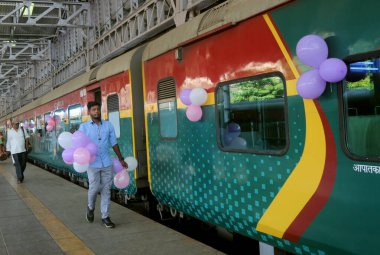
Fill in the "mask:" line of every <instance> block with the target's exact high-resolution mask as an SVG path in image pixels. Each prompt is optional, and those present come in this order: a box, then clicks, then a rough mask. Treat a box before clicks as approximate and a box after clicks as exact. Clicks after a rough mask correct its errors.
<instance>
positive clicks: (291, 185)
mask: <svg viewBox="0 0 380 255" xmlns="http://www.w3.org/2000/svg"><path fill="white" fill-rule="evenodd" d="M264 19H265V21H266V23H267V25H268V27H269V28H270V30H271V32H272V33H273V36H274V38H275V40H276V41H277V43H278V45H279V47H280V49H281V51H282V53H283V54H284V56H285V59H286V60H287V61H288V64H289V66H290V68H291V70H292V72H293V74H294V76H295V77H296V78H298V77H299V73H298V71H297V69H296V68H295V65H294V63H293V62H292V60H291V58H290V55H289V54H288V52H287V51H286V47H285V46H284V44H283V42H282V41H281V38H280V36H279V35H278V33H277V31H276V29H275V28H274V25H273V24H272V22H271V20H270V18H269V16H268V15H267V14H265V15H264ZM296 80H297V79H295V80H294V82H293V84H292V85H294V89H295V82H296ZM303 102H304V108H305V119H306V138H305V147H304V150H303V153H302V156H301V159H300V161H299V163H298V164H297V166H296V167H295V169H294V170H293V171H292V173H291V174H290V176H289V177H288V179H287V180H286V182H285V183H284V185H283V187H282V188H281V190H280V191H279V192H278V194H277V195H276V197H275V198H274V200H273V201H272V203H271V204H270V205H269V207H268V209H267V210H266V211H265V213H264V215H263V216H262V217H261V219H260V220H259V222H258V224H257V227H256V229H257V230H258V231H260V232H263V233H267V234H270V235H273V236H276V237H279V238H282V237H283V235H284V233H285V231H286V230H287V229H288V228H289V226H290V225H291V224H292V222H293V221H294V220H295V218H296V217H297V216H298V214H299V213H300V212H301V210H302V209H303V208H304V206H305V205H306V203H307V202H308V201H309V200H310V198H311V197H312V196H313V194H314V193H315V191H316V190H317V188H318V185H319V183H320V181H321V178H322V174H323V170H324V165H325V159H326V144H325V133H324V128H323V124H322V121H321V119H320V116H319V113H318V110H317V108H316V106H315V104H314V102H313V101H312V100H303Z"/></svg>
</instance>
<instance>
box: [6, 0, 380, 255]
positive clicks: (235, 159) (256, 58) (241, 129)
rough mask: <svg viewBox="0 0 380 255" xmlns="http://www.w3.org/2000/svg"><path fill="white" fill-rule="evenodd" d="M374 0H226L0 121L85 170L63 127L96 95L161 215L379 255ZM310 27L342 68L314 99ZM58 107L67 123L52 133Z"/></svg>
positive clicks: (318, 249) (379, 79)
mask: <svg viewBox="0 0 380 255" xmlns="http://www.w3.org/2000/svg"><path fill="white" fill-rule="evenodd" d="M379 8H380V2H379V1H375V0H367V1H362V2H358V1H354V0H345V1H343V0H338V1H326V0H313V1H312V0H299V1H286V0H273V1H252V0H234V1H232V0H230V1H223V2H222V3H221V4H220V5H217V6H215V7H213V8H212V9H210V10H208V11H206V12H204V13H203V14H201V15H199V16H197V17H195V18H194V19H192V20H191V21H189V22H187V23H185V24H183V25H181V26H179V27H177V28H174V29H172V30H169V31H167V32H166V33H164V34H162V35H161V36H159V37H157V38H156V39H154V40H151V41H148V42H145V44H144V45H141V46H139V47H137V48H135V49H134V50H132V51H129V52H126V53H124V54H123V55H121V56H119V57H117V58H115V59H113V60H111V61H109V62H107V63H105V64H103V65H101V66H100V67H97V68H96V69H93V70H90V71H89V72H87V73H84V74H82V75H81V76H79V77H77V78H75V79H74V80H72V81H70V82H68V83H67V84H64V85H62V86H60V87H58V88H57V89H55V90H54V91H52V92H50V93H49V94H47V95H45V96H44V97H42V98H40V99H38V100H36V101H34V102H32V103H30V104H28V105H26V106H24V107H23V108H21V109H19V110H18V111H16V112H15V113H13V114H12V116H6V117H4V118H2V119H1V122H2V123H4V125H5V123H6V120H7V119H9V118H10V117H12V118H18V119H19V120H21V121H23V122H25V121H26V125H28V124H29V127H30V128H29V130H30V131H31V133H32V136H33V146H34V148H33V151H32V153H31V154H30V155H29V157H30V159H31V160H34V161H36V162H39V163H43V164H46V165H48V166H50V167H54V168H56V169H60V170H61V171H65V172H68V173H70V175H71V176H79V177H80V178H83V179H85V178H86V175H85V174H83V175H79V174H77V173H75V171H74V170H73V169H72V168H71V167H70V166H67V165H65V164H64V163H63V162H62V159H61V154H60V153H61V152H62V150H61V149H60V148H59V146H58V145H57V143H56V141H57V136H58V135H59V133H60V132H62V131H65V130H66V131H67V130H75V129H76V128H77V126H78V124H79V123H80V122H81V121H85V120H87V119H88V114H87V109H86V104H87V102H88V101H92V100H96V101H99V102H102V114H103V117H104V118H106V119H108V120H110V121H111V122H112V123H113V124H114V126H115V129H116V133H117V136H118V139H119V144H120V145H121V149H122V153H123V155H127V156H135V157H136V158H137V160H138V161H139V167H138V169H137V170H136V172H135V173H131V177H134V178H131V179H132V181H131V183H130V185H129V186H128V187H127V188H126V189H125V190H122V191H121V192H122V193H125V194H127V196H128V197H129V196H135V195H138V194H144V196H145V194H147V193H146V192H150V193H151V194H152V195H153V196H154V198H155V199H157V201H158V202H159V206H158V208H159V209H161V210H162V208H165V207H166V208H170V209H171V211H172V212H181V214H185V215H189V216H192V217H195V218H197V219H199V220H201V221H204V222H207V223H209V224H212V225H215V226H219V227H222V228H225V229H227V230H228V231H230V232H233V233H238V234H241V235H244V236H247V237H250V238H252V239H255V240H258V241H260V242H264V243H267V244H270V245H273V246H274V247H276V248H278V249H280V250H284V251H288V252H292V253H294V254H318V255H324V254H366V255H367V254H377V253H378V252H377V250H378V243H377V237H379V236H380V223H379V221H378V220H377V216H378V215H377V214H378V211H377V210H379V208H380V203H379V201H378V199H377V195H376V194H377V193H379V192H380V185H379V184H378V183H377V182H378V181H380V132H379V131H378V130H379V127H380V71H379V68H380V50H379V46H380V32H376V31H378V29H377V25H378V24H377V23H379V22H377V21H376V18H375V17H376V15H375V14H376V13H377V10H378V9H379ZM310 34H315V35H319V36H320V37H322V38H323V39H324V40H325V42H326V43H327V45H328V50H329V57H333V58H339V59H342V60H343V61H344V63H345V65H346V67H347V75H346V76H345V78H344V80H343V81H341V82H336V83H327V85H326V89H325V90H324V92H323V94H322V95H321V96H320V97H318V98H316V99H314V100H312V99H303V98H302V97H300V96H299V94H298V92H297V86H296V84H297V81H298V79H299V77H300V76H301V75H302V74H303V73H305V72H306V71H308V70H309V69H310V67H308V66H306V65H304V64H302V63H301V62H300V60H299V58H298V57H297V54H296V46H297V42H298V41H299V40H300V39H301V38H302V37H304V36H305V35H310ZM194 89H203V91H206V92H207V95H206V101H205V102H204V104H203V105H202V106H199V107H193V106H191V105H187V104H186V103H185V102H183V100H181V98H180V97H181V95H182V93H183V92H184V91H185V90H191V91H194ZM191 93H192V92H191ZM190 95H191V94H190ZM195 108H196V109H195ZM192 114H193V115H192ZM53 115H59V116H60V118H61V119H62V122H61V124H60V125H57V126H56V127H55V130H53V131H52V132H46V130H45V126H44V125H45V122H46V121H45V120H46V118H47V116H53ZM194 116H195V117H196V118H195V117H194ZM200 116H201V118H200ZM30 123H32V125H30ZM376 178H379V180H377V179H376ZM114 188H115V187H114ZM115 189H116V188H115ZM174 214H175V213H173V215H174Z"/></svg>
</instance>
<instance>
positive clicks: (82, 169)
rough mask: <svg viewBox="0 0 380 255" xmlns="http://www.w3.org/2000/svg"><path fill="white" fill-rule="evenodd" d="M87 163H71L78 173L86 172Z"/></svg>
mask: <svg viewBox="0 0 380 255" xmlns="http://www.w3.org/2000/svg"><path fill="white" fill-rule="evenodd" d="M89 165H90V164H89V163H87V164H83V165H81V164H78V163H77V162H74V163H73V167H74V170H75V171H77V172H78V173H84V172H86V171H87V169H88V166H89Z"/></svg>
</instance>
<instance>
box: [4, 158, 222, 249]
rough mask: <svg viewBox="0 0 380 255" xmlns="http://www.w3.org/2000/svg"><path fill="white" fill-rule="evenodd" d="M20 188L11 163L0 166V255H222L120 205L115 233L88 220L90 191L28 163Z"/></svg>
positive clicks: (114, 205)
mask: <svg viewBox="0 0 380 255" xmlns="http://www.w3.org/2000/svg"><path fill="white" fill-rule="evenodd" d="M24 175H25V180H24V182H23V183H21V184H17V182H16V178H15V169H14V166H13V165H12V161H11V160H10V159H8V160H6V161H2V162H0V255H19V254H20V255H21V254H22V255H24V254H39V255H43V254H48V255H55V254H165V255H170V254H222V253H221V252H219V251H217V250H215V249H213V248H211V247H209V246H207V245H205V244H202V243H200V242H198V241H196V240H194V239H191V238H189V237H187V236H185V235H183V234H181V233H178V232H176V231H174V230H172V229H170V228H167V227H165V226H163V225H160V224H159V223H157V222H154V221H152V220H151V219H149V218H146V217H144V216H142V215H140V214H138V213H135V212H134V211H131V210H129V209H127V208H125V207H123V206H121V205H119V204H117V203H114V202H111V209H110V212H111V213H110V216H111V219H112V221H113V222H114V223H115V224H116V228H114V229H107V228H105V227H104V226H103V225H101V219H100V212H99V202H100V199H98V200H97V205H96V210H95V220H94V222H93V223H88V222H87V221H86V219H85V213H86V202H87V190H86V189H84V188H82V187H80V186H77V185H75V184H73V183H71V182H68V181H66V180H65V179H63V178H60V177H58V176H56V175H54V174H51V173H49V172H47V171H45V170H43V169H41V168H39V167H36V166H34V165H32V164H30V163H28V164H27V168H26V170H25V173H24Z"/></svg>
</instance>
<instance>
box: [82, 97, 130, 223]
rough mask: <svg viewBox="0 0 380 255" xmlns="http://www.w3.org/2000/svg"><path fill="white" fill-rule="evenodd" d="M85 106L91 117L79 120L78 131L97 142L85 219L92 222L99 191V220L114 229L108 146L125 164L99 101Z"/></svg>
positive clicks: (91, 169) (89, 170)
mask: <svg viewBox="0 0 380 255" xmlns="http://www.w3.org/2000/svg"><path fill="white" fill-rule="evenodd" d="M87 109H88V112H89V114H90V117H91V119H90V120H89V121H87V122H85V123H82V124H81V125H80V127H79V130H80V131H82V132H84V133H85V134H86V135H87V136H88V137H89V138H90V139H91V141H92V142H93V143H95V144H97V145H98V152H97V154H96V160H95V161H94V162H92V163H91V164H90V167H89V169H88V170H87V175H88V182H89V189H88V205H87V214H86V219H87V221H88V222H93V221H94V210H95V202H96V196H97V194H98V192H100V195H101V206H100V207H101V208H100V210H101V215H102V223H103V225H104V226H106V227H107V228H114V227H115V224H114V223H113V222H112V221H111V219H110V217H109V206H110V199H111V184H112V172H113V171H112V160H111V157H110V154H109V147H110V146H111V147H112V149H113V150H114V152H115V153H116V155H117V157H118V158H119V160H120V163H121V164H122V166H123V167H125V168H126V167H128V165H127V163H125V161H124V158H123V157H122V156H121V153H120V149H119V145H118V144H117V140H116V134H115V129H114V127H113V126H112V124H111V123H110V122H108V121H105V120H102V119H101V114H100V104H99V103H98V102H89V103H88V104H87Z"/></svg>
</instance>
